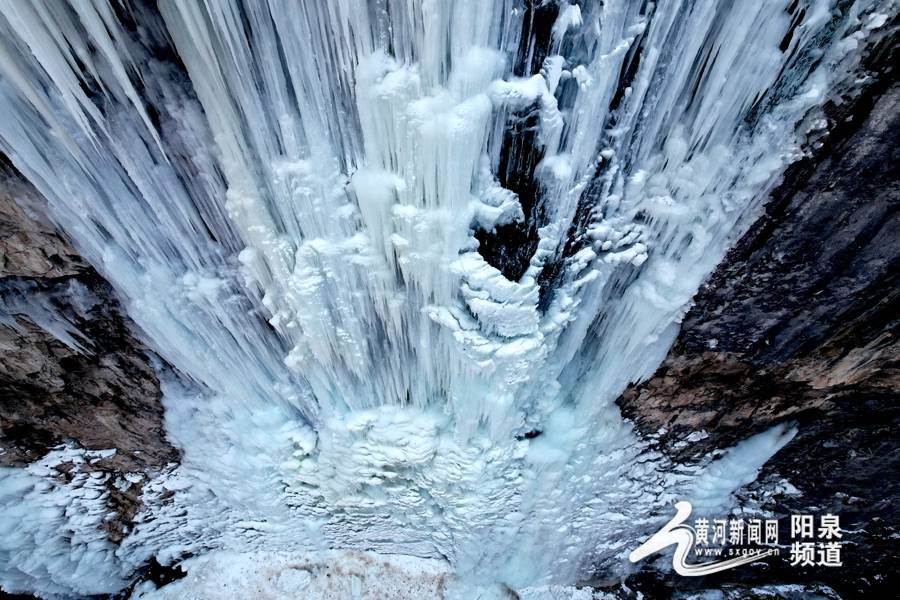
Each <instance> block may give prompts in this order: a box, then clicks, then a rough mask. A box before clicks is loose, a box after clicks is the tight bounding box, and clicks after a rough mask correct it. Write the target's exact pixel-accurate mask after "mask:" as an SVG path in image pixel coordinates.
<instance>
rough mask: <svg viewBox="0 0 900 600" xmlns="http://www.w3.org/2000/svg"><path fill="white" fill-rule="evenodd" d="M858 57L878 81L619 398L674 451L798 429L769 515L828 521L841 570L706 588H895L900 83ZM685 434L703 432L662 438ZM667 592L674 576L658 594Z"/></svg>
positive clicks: (842, 111)
mask: <svg viewBox="0 0 900 600" xmlns="http://www.w3.org/2000/svg"><path fill="white" fill-rule="evenodd" d="M870 60H871V61H879V62H880V61H887V62H880V65H881V66H880V67H879V68H878V71H879V72H880V78H881V79H880V81H879V82H877V83H876V84H875V85H873V86H872V87H871V88H870V89H869V90H868V93H867V95H865V96H864V97H861V98H857V99H855V100H853V101H848V102H846V103H844V104H842V105H839V104H833V105H831V106H830V107H829V108H828V111H827V113H826V114H827V116H828V117H829V121H830V125H831V127H830V128H829V129H830V134H829V137H828V138H827V139H826V140H825V141H824V145H823V146H822V148H820V149H819V151H818V152H816V153H815V154H814V155H813V157H811V158H810V159H809V160H806V161H802V162H800V163H798V164H797V165H795V166H794V167H792V169H791V170H790V171H789V172H788V174H787V175H786V177H785V180H784V183H783V185H782V186H781V187H780V189H779V190H778V191H777V192H776V194H775V195H774V197H773V198H772V200H771V203H770V204H769V205H768V207H767V213H766V215H765V216H764V217H763V218H762V219H761V220H760V221H759V222H758V223H757V224H756V225H755V226H754V227H753V229H752V230H751V231H750V232H749V233H748V234H747V235H746V236H745V237H744V238H743V239H741V240H740V242H739V243H738V244H737V246H736V247H735V248H734V249H733V251H732V252H731V253H730V254H729V256H728V258H727V260H726V261H725V262H724V263H723V264H722V265H720V267H719V268H718V270H717V272H716V273H715V275H714V276H713V277H712V279H711V280H710V281H709V283H708V285H706V287H705V288H704V289H703V290H701V292H700V293H699V294H698V296H697V297H696V299H695V305H694V307H693V308H692V310H691V311H690V312H689V313H688V315H687V316H686V318H685V320H684V323H683V326H682V329H681V332H680V335H679V338H678V340H677V342H676V344H675V346H674V347H673V349H672V350H671V352H670V354H669V356H668V357H667V359H666V360H665V362H664V363H663V364H662V365H661V366H660V368H659V369H658V371H657V372H656V374H655V375H654V376H653V377H652V378H651V379H650V380H648V381H645V382H643V383H641V384H640V385H637V386H632V387H631V388H629V389H628V390H627V391H626V392H625V393H624V394H623V396H622V397H621V399H620V400H619V404H620V406H621V408H622V411H623V413H624V414H625V416H626V417H628V418H631V419H633V420H634V422H635V423H636V425H637V426H638V428H639V429H641V430H642V431H643V432H645V433H652V432H657V431H658V430H660V429H661V428H662V429H664V434H663V436H662V437H661V439H662V446H663V449H665V450H667V451H668V452H669V453H670V454H673V455H679V456H680V457H681V458H690V456H685V454H686V453H691V455H697V454H702V453H705V452H707V451H710V450H712V449H714V448H722V447H726V446H728V445H729V444H731V443H733V442H735V441H737V440H739V439H742V438H745V437H747V436H748V435H750V434H752V433H755V432H757V431H761V430H764V429H766V428H768V427H770V426H772V425H773V424H775V423H779V422H783V421H794V422H796V423H798V424H799V426H800V432H799V434H798V436H797V437H796V438H795V439H794V440H793V441H792V442H791V443H790V444H789V445H788V446H786V447H785V448H784V449H783V450H782V451H781V452H780V453H779V454H777V455H776V456H775V458H774V459H773V460H772V461H770V462H769V463H768V464H767V465H766V467H765V468H764V472H763V473H761V475H760V478H761V479H765V478H766V477H767V476H768V477H771V476H775V475H778V476H781V477H785V478H787V479H788V480H789V481H790V482H791V483H792V484H793V485H794V486H796V487H797V488H798V489H799V491H800V492H801V493H800V494H799V495H793V496H788V497H785V498H781V499H779V500H778V501H777V505H776V506H774V507H773V508H774V509H775V511H776V512H777V513H779V514H783V515H787V514H790V513H809V514H824V513H826V512H833V513H839V514H840V516H841V524H842V527H843V528H844V529H845V530H847V531H848V532H850V533H848V534H847V537H846V538H845V539H846V541H847V542H848V545H847V546H846V547H845V551H844V553H843V561H844V567H843V568H838V569H825V568H820V569H805V570H800V569H796V568H787V567H786V565H787V563H786V562H785V563H784V565H785V566H784V567H783V568H781V570H780V571H779V570H778V567H777V566H769V567H767V568H766V569H757V570H746V569H744V570H740V569H738V570H734V571H730V572H727V573H723V574H721V578H720V579H717V580H716V582H717V585H718V584H721V583H722V582H729V581H731V582H739V583H740V582H744V583H746V582H750V583H754V582H766V583H771V582H772V581H773V580H775V581H778V580H780V581H785V582H795V581H796V582H804V583H808V582H811V581H824V582H826V583H828V584H829V585H831V586H832V587H833V588H834V589H836V590H838V591H839V592H840V593H841V594H842V596H844V597H856V596H858V595H859V594H866V593H868V594H875V593H876V591H877V590H883V591H886V590H888V589H896V580H897V578H896V567H895V565H894V564H893V563H892V557H893V556H896V548H895V546H894V544H895V540H894V539H892V537H895V536H896V535H897V530H896V525H897V523H898V516H900V514H898V508H897V507H898V501H900V488H898V485H897V477H896V474H897V472H898V468H900V442H898V439H897V436H896V432H897V427H898V423H900V405H898V402H897V390H898V389H900V372H898V357H900V341H898V316H900V286H898V283H900V218H898V208H900V184H898V181H897V177H896V165H897V164H898V159H900V150H898V145H897V142H898V132H900V86H898V85H897V84H896V82H895V75H894V73H893V72H892V70H891V69H892V67H891V66H890V65H892V64H893V62H892V60H891V59H890V52H886V53H885V51H884V49H882V50H881V51H879V50H876V51H875V52H873V55H872V57H870ZM882 92H883V93H882ZM698 430H705V431H706V432H707V433H709V437H707V438H705V439H704V440H703V441H702V442H701V443H698V444H694V445H691V446H690V447H688V448H681V449H679V448H680V447H681V446H683V444H682V445H676V444H675V443H674V442H675V441H676V440H678V439H683V437H684V436H685V435H687V434H689V433H690V432H693V431H698ZM693 583H696V582H693ZM693 583H692V585H693ZM657 584H658V582H657ZM674 585H680V586H682V587H683V586H684V585H685V582H684V581H683V580H682V582H681V583H679V584H676V583H673V582H671V581H670V582H668V583H667V584H666V585H663V586H662V588H663V589H668V590H669V592H671V586H674ZM698 585H704V584H698ZM705 585H710V582H709V581H707V582H705ZM667 586H668V587H667ZM892 586H893V587H892ZM657 593H660V592H659V590H657Z"/></svg>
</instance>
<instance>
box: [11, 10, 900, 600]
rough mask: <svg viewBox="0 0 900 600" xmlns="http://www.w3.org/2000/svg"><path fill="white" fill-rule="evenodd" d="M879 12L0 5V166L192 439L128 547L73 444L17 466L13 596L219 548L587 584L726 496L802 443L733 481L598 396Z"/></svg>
mask: <svg viewBox="0 0 900 600" xmlns="http://www.w3.org/2000/svg"><path fill="white" fill-rule="evenodd" d="M893 10H895V7H894V4H893V2H891V1H889V0H884V1H879V0H771V1H768V0H767V1H760V2H744V1H737V0H734V1H731V0H671V1H665V2H656V3H654V2H645V1H636V0H606V1H603V2H601V1H599V0H595V1H592V0H584V1H578V2H571V3H570V2H569V1H568V0H558V1H552V0H550V1H543V2H538V1H536V0H534V1H532V0H491V1H485V0H452V1H451V0H368V1H365V0H298V1H287V0H268V1H267V2H266V1H251V0H245V1H239V0H159V2H158V5H157V4H153V5H144V4H142V3H140V2H137V1H133V0H123V1H113V0H84V1H81V0H79V1H74V0H73V1H71V2H70V3H64V2H61V1H58V0H28V1H23V0H2V1H0V14H2V17H0V107H2V114H0V147H2V150H3V152H4V153H6V154H7V156H8V157H9V158H10V160H11V162H12V163H13V164H14V165H15V167H16V168H17V169H18V170H19V171H20V172H21V173H22V174H23V175H24V176H25V177H27V179H29V180H30V181H31V182H32V183H33V185H34V186H35V187H36V188H37V190H38V191H39V192H40V193H41V194H42V195H43V196H44V198H45V199H46V210H47V213H48V215H49V217H50V218H51V219H52V220H53V221H54V223H56V224H57V225H58V226H59V228H60V229H61V230H63V231H64V232H66V234H68V235H69V236H70V237H71V239H72V240H73V242H74V245H75V246H76V248H77V249H78V251H79V252H80V253H81V254H82V255H83V256H84V257H85V258H86V259H87V260H89V261H90V262H91V263H92V264H93V265H94V266H95V267H96V269H97V270H98V271H99V272H100V273H101V274H102V275H103V276H104V277H105V278H106V279H107V280H108V281H109V282H111V283H112V284H113V286H114V287H115V289H116V291H117V293H118V294H119V295H120V296H121V298H122V300H123V302H124V304H125V305H126V306H127V310H128V314H129V316H130V317H131V319H133V321H134V323H136V325H137V327H138V328H139V335H140V337H141V339H142V340H143V341H144V342H145V343H146V344H147V345H148V346H149V347H150V348H151V349H152V350H153V351H154V352H155V353H156V354H157V355H158V357H159V359H160V360H159V365H158V371H159V373H160V377H161V378H162V380H163V382H164V399H163V402H164V405H165V408H166V427H167V431H168V435H169V437H170V438H171V440H172V442H173V444H174V445H176V446H177V447H179V448H180V449H181V450H182V451H183V460H182V462H181V463H180V464H178V465H172V466H171V467H170V468H169V469H168V470H165V471H163V472H160V473H156V474H153V479H152V480H149V481H147V482H146V484H145V486H144V488H143V489H144V492H143V498H142V502H143V508H142V512H141V513H140V515H139V516H138V524H137V526H136V527H135V528H134V529H133V530H132V531H130V532H129V534H128V536H127V537H126V538H125V540H124V541H123V542H122V544H121V545H120V546H118V547H117V546H114V545H112V544H111V543H110V542H109V541H107V540H106V539H105V538H104V536H103V535H102V533H100V532H99V529H98V527H99V523H100V521H102V515H103V512H104V511H103V505H102V503H103V501H104V499H103V495H102V494H101V493H99V492H98V493H92V492H91V490H90V484H91V477H90V475H89V464H90V461H89V460H88V459H87V458H84V459H83V461H82V463H80V464H84V465H85V473H84V475H85V476H84V477H82V478H80V479H79V478H77V477H76V478H75V479H74V480H73V481H71V482H68V483H62V482H60V481H58V480H56V479H54V478H53V477H52V476H50V475H49V474H48V473H49V471H48V469H49V468H50V466H52V464H53V461H54V460H57V461H58V460H60V459H59V458H58V457H56V456H55V455H54V456H48V457H46V458H45V459H44V460H43V462H42V463H41V465H36V466H35V465H32V466H30V467H28V468H26V469H12V468H4V469H2V470H0V509H2V512H3V516H2V517H0V530H2V531H0V534H2V536H3V540H2V542H0V559H2V560H0V583H2V585H3V586H4V588H5V589H8V590H10V591H14V590H17V589H22V590H26V589H28V590H35V589H37V590H39V591H43V592H45V593H69V592H74V593H105V592H109V591H114V590H116V589H118V588H120V587H122V586H123V585H125V583H126V582H127V580H128V576H129V574H130V573H131V572H132V571H133V570H134V569H135V568H136V567H137V566H138V565H140V564H142V563H143V562H144V561H145V560H147V559H149V558H150V557H157V558H158V559H159V560H160V561H161V562H168V561H171V560H175V559H177V558H179V557H181V556H185V555H188V554H201V553H203V552H204V551H207V550H210V549H217V548H218V549H229V550H234V551H248V552H249V551H254V550H259V549H284V550H296V551H304V552H306V551H318V550H325V549H329V548H338V549H360V550H374V551H377V552H381V553H394V554H405V555H414V556H420V557H430V558H443V559H446V560H447V561H449V563H450V564H452V565H453V568H454V569H455V570H456V572H457V573H460V574H464V576H465V578H467V580H471V581H474V582H484V583H485V584H488V583H492V582H498V581H500V582H503V583H505V584H507V585H510V586H512V587H517V586H528V585H535V584H541V583H550V582H560V583H571V582H574V581H576V580H577V579H579V578H585V577H588V576H590V575H591V574H592V573H594V572H597V571H604V572H607V573H618V572H622V571H623V570H624V569H625V568H626V567H625V562H624V557H625V556H627V553H628V552H629V551H630V550H631V549H633V547H634V546H635V544H636V541H637V540H638V538H639V537H640V536H641V535H644V534H645V533H646V532H648V531H649V530H650V529H653V526H654V524H656V523H658V522H659V518H660V517H659V515H660V514H662V513H660V512H659V511H663V513H664V512H666V511H668V507H669V506H670V505H671V503H672V502H673V501H675V500H676V499H679V498H684V497H685V495H689V494H692V493H694V494H698V496H697V497H698V498H700V497H702V499H703V502H704V503H706V504H708V505H711V506H715V505H716V503H719V504H721V505H723V506H725V505H728V504H729V502H730V496H731V494H732V492H733V491H735V490H736V489H737V488H738V487H739V486H740V485H743V484H744V483H746V482H747V481H750V480H752V479H753V477H754V476H755V472H756V469H758V468H759V466H761V465H762V463H763V462H765V460H766V459H767V458H768V457H769V456H770V455H771V454H772V453H773V452H775V451H777V449H778V448H780V447H781V446H782V445H783V444H784V443H786V442H787V440H789V439H790V436H791V435H792V432H791V431H785V430H778V431H773V432H769V433H768V434H763V437H762V438H760V439H759V440H757V441H756V442H755V443H751V444H745V445H744V446H743V448H744V449H743V450H741V449H740V448H741V447H739V448H736V449H735V450H734V451H735V452H743V454H742V455H741V457H742V460H741V461H739V462H740V464H741V468H740V469H737V471H739V473H738V474H736V475H733V476H728V475H727V473H728V472H729V471H728V470H725V469H717V468H716V465H715V463H713V464H712V465H711V466H708V465H692V466H686V465H673V464H671V463H670V462H669V461H667V459H665V458H664V457H663V456H662V455H660V454H659V453H656V452H654V451H653V450H652V449H651V448H649V443H648V441H647V440H644V439H641V438H640V437H639V436H638V435H637V434H636V433H634V432H633V430H632V428H631V426H630V425H629V423H627V422H625V421H624V420H623V419H622V417H621V416H620V414H619V410H618V408H617V406H616V404H615V400H616V398H617V397H618V396H619V394H620V393H621V392H622V391H623V390H624V389H625V387H626V386H627V385H628V384H629V383H630V382H635V381H639V380H641V379H642V378H645V377H647V376H649V375H650V374H652V372H653V371H654V370H655V368H656V367H657V366H658V364H659V363H660V361H661V360H662V359H663V357H664V356H665V354H666V352H667V350H668V348H669V345H670V344H671V342H672V341H673V339H674V336H675V335H676V333H677V331H678V327H679V322H680V319H681V317H682V316H683V314H684V312H685V311H686V310H687V308H688V307H689V304H690V301H691V298H692V296H693V295H694V294H695V293H696V291H697V290H698V288H699V287H700V285H701V284H702V283H703V281H704V279H705V278H706V277H707V276H708V275H709V274H710V273H711V272H712V270H713V269H714V268H715V266H716V265H717V264H718V263H719V262H720V261H721V260H722V258H723V257H724V256H725V253H726V252H727V250H728V249H729V246H730V244H732V243H733V242H734V241H735V240H736V239H737V238H738V237H739V236H740V235H741V234H742V233H743V232H744V231H746V229H747V228H748V227H749V226H750V225H751V224H752V222H753V221H754V220H755V219H756V218H757V217H758V216H759V215H760V214H761V211H762V207H763V204H764V202H765V200H766V198H767V196H768V194H769V193H770V191H771V190H772V189H773V188H774V186H776V185H777V184H778V182H779V177H780V175H781V174H782V172H783V170H784V169H785V168H786V166H787V165H788V164H790V163H791V162H792V161H793V160H795V159H797V158H798V157H800V156H801V155H802V153H803V149H804V145H805V143H806V141H807V136H808V135H809V134H810V132H814V131H816V129H817V128H820V127H821V124H820V122H819V116H818V114H819V113H818V112H817V111H818V110H819V107H820V106H821V105H822V103H823V102H824V100H825V98H826V96H828V95H829V94H832V93H836V92H838V91H840V90H841V89H844V88H847V89H849V88H850V87H851V86H852V85H853V81H852V73H853V69H854V67H855V65H856V62H857V61H858V52H857V48H858V46H859V43H860V40H862V39H863V38H864V37H865V36H866V35H867V34H868V32H869V31H871V30H872V29H875V28H878V27H880V26H882V25H883V24H884V22H885V14H883V13H890V12H891V11H893ZM48 319H49V322H56V321H55V320H54V319H52V318H50V317H48ZM57 326H58V327H61V328H62V329H63V330H65V331H70V329H71V325H70V324H63V325H57ZM67 335H74V336H75V337H77V331H76V332H74V333H72V332H71V331H70V332H69V333H67ZM92 451H94V450H91V451H87V450H83V449H77V448H69V449H66V450H60V451H58V453H69V454H72V453H75V454H78V453H81V454H78V455H79V456H85V452H87V453H88V454H89V453H90V452H92ZM733 459H734V457H733V456H731V457H730V458H729V457H725V458H723V459H722V460H733ZM723 473H724V474H725V475H723ZM692 490H693V491H692ZM92 503H93V504H92ZM74 504H78V505H90V506H92V508H91V510H89V511H85V510H81V509H78V510H72V509H71V506H70V505H74ZM14 506H16V507H22V508H20V509H17V510H15V511H13V510H12V508H11V507H14ZM63 531H66V532H69V533H68V534H63V533H61V532H63ZM72 532H74V533H72Z"/></svg>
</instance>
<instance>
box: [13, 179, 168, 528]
mask: <svg viewBox="0 0 900 600" xmlns="http://www.w3.org/2000/svg"><path fill="white" fill-rule="evenodd" d="M36 198H37V196H36V193H35V192H34V191H33V190H32V189H31V188H30V187H29V186H27V185H26V184H24V183H22V182H21V180H19V179H17V178H15V177H14V176H12V175H9V174H8V173H7V175H6V176H5V177H4V183H3V185H2V192H0V347H2V349H3V360H2V362H0V396H2V397H3V398H4V401H3V403H2V406H0V432H2V437H0V466H22V465H24V464H27V463H30V462H32V461H34V460H37V459H38V458H40V457H42V456H43V455H44V454H46V453H47V451H48V450H50V449H51V448H52V447H54V446H56V445H58V444H63V443H68V444H75V445H76V446H78V447H81V448H86V449H92V450H105V449H115V450H116V453H115V454H114V455H112V456H110V457H108V458H104V459H102V460H101V461H99V462H98V463H97V464H94V465H92V468H93V469H95V470H100V471H106V472H114V473H116V474H119V475H124V474H125V473H133V472H140V473H147V472H149V471H152V470H153V469H157V468H160V467H163V466H165V465H166V464H167V463H169V462H172V461H175V460H177V459H178V452H177V451H176V450H175V449H174V448H173V447H172V446H171V445H170V444H169V443H168V442H167V441H166V438H165V430H164V428H163V409H162V405H161V404H160V397H161V394H160V389H159V382H158V381H157V378H156V375H155V373H154V371H153V369H152V368H151V366H150V356H149V354H148V352H147V350H146V348H145V347H144V346H143V345H142V344H141V343H140V342H139V341H138V340H137V339H135V337H134V336H133V335H132V333H131V331H130V330H129V327H130V326H131V325H130V324H129V322H128V320H127V318H126V317H125V316H124V315H123V312H122V310H121V308H120V306H119V303H118V301H117V300H116V297H115V294H114V293H113V291H112V288H111V287H110V286H109V284H108V283H107V282H106V281H104V280H103V278H102V277H100V276H99V275H98V274H97V272H96V271H94V269H92V268H91V267H89V266H87V265H86V264H85V263H84V261H83V260H82V259H81V258H80V257H79V256H78V254H77V252H76V251H75V250H74V249H72V248H71V247H70V246H69V244H68V243H67V242H66V240H65V239H64V238H63V237H62V236H61V235H60V234H59V233H58V232H57V231H56V230H55V229H54V227H53V226H52V225H50V224H49V223H46V222H45V221H43V220H42V218H41V217H40V216H39V214H40V213H39V212H38V211H37V210H31V209H29V203H30V202H36ZM35 208H36V207H35ZM61 476H64V474H61ZM112 479H113V478H111V480H112ZM110 494H111V496H110V504H111V506H112V507H113V508H114V509H115V510H116V511H117V512H118V513H119V515H120V516H121V518H120V519H118V520H114V521H111V522H110V524H109V527H110V534H111V537H113V538H114V539H115V538H117V537H118V536H120V535H121V531H122V528H123V527H124V525H125V524H126V523H127V521H128V520H129V519H130V518H131V517H132V516H133V514H134V512H135V510H136V509H137V506H138V500H137V498H138V495H139V494H140V486H139V485H138V484H135V485H132V486H131V488H129V489H127V490H124V491H123V490H121V489H115V488H112V487H110Z"/></svg>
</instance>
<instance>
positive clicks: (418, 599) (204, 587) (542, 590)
mask: <svg viewBox="0 0 900 600" xmlns="http://www.w3.org/2000/svg"><path fill="white" fill-rule="evenodd" d="M182 567H183V568H184V570H186V571H187V575H186V576H185V577H183V578H182V579H179V580H177V581H175V582H173V583H170V584H168V585H165V586H162V587H160V588H157V587H156V586H154V585H153V584H152V583H149V582H146V583H142V584H139V585H138V586H137V587H136V588H135V590H134V593H133V594H132V595H131V598H132V599H135V600H137V599H140V600H183V599H186V598H190V599H196V600H203V599H206V598H210V599H212V598H215V599H217V600H232V599H233V600H244V599H245V598H256V599H258V600H278V599H282V598H284V599H287V598H303V599H304V600H367V599H373V600H374V599H381V598H392V599H395V600H431V599H446V600H501V599H502V600H512V599H514V598H518V599H520V600H618V599H622V598H638V599H640V598H644V597H646V596H645V595H644V594H643V593H642V592H640V591H639V590H635V589H631V588H629V587H628V586H627V585H625V584H614V585H611V586H610V587H608V588H604V589H596V588H591V587H577V586H573V585H569V586H563V585H552V586H539V587H526V588H521V589H517V590H513V589H511V588H509V587H506V586H502V585H489V586H478V585H468V584H466V582H464V581H460V580H459V579H458V578H456V577H455V576H454V575H453V569H452V568H451V566H450V565H449V564H448V563H446V562H444V561H440V560H432V559H425V558H417V557H413V556H401V555H390V554H375V553H372V552H342V551H332V552H318V553H303V554H298V553H288V552H255V553H232V552H215V553H212V554H207V555H204V556H202V557H198V558H193V559H190V560H187V561H185V562H184V563H183V564H182ZM741 594H745V596H741ZM746 594H751V595H752V596H753V597H755V598H797V599H806V598H810V599H812V598H816V599H822V598H836V597H837V595H836V594H834V592H833V591H832V590H830V589H829V588H826V587H823V586H813V587H807V586H799V585H767V586H764V587H754V588H752V589H749V588H748V589H733V590H727V589H726V590H719V589H715V590H712V589H709V590H704V589H700V590H691V591H685V592H684V593H681V594H676V597H678V598H682V599H684V600H720V599H721V600H726V599H731V598H741V597H746Z"/></svg>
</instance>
